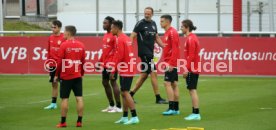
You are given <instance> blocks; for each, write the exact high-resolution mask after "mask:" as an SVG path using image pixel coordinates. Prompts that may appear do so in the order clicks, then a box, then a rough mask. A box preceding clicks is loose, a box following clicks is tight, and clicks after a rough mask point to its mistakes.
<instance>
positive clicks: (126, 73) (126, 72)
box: [111, 20, 139, 125]
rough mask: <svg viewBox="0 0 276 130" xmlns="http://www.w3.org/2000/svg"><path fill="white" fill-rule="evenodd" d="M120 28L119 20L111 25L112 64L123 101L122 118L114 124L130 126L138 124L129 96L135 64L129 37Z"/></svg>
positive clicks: (112, 75) (112, 77)
mask: <svg viewBox="0 0 276 130" xmlns="http://www.w3.org/2000/svg"><path fill="white" fill-rule="evenodd" d="M122 28H123V23H122V21H120V20H116V21H114V22H113V24H112V25H111V32H112V34H113V35H116V36H117V39H116V52H115V55H114V57H113V62H114V65H115V68H116V70H118V72H119V75H120V86H121V95H122V99H123V117H121V118H120V120H118V121H116V122H115V123H117V124H125V125H130V124H137V123H139V119H138V117H137V113H136V109H135V104H134V101H133V99H132V97H131V95H130V94H129V90H130V88H131V84H132V80H133V76H134V74H135V72H134V70H133V68H134V64H135V63H133V62H134V61H133V60H134V52H133V48H132V42H131V40H130V39H129V37H128V36H127V35H125V34H124V33H123V32H122ZM123 64H124V65H123ZM113 68H114V67H113ZM111 72H112V74H111V79H114V71H111ZM128 110H130V112H131V116H132V118H130V120H128Z"/></svg>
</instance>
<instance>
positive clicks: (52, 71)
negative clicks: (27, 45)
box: [49, 67, 56, 83]
mask: <svg viewBox="0 0 276 130" xmlns="http://www.w3.org/2000/svg"><path fill="white" fill-rule="evenodd" d="M49 71H50V72H49V76H50V79H49V82H51V83H52V82H54V78H55V75H56V67H51V68H50V69H49Z"/></svg>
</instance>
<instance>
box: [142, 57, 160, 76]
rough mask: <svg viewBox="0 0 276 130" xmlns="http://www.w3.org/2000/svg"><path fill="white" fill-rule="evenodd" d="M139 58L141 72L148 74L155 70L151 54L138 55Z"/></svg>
mask: <svg viewBox="0 0 276 130" xmlns="http://www.w3.org/2000/svg"><path fill="white" fill-rule="evenodd" d="M140 59H141V73H147V74H150V73H151V72H153V71H156V66H155V64H154V62H153V56H140Z"/></svg>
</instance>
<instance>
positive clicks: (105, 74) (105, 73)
mask: <svg viewBox="0 0 276 130" xmlns="http://www.w3.org/2000/svg"><path fill="white" fill-rule="evenodd" d="M114 78H115V80H117V78H118V73H117V72H116V73H115V74H114ZM102 79H103V80H109V79H110V72H108V71H107V69H106V68H104V69H103V71H102Z"/></svg>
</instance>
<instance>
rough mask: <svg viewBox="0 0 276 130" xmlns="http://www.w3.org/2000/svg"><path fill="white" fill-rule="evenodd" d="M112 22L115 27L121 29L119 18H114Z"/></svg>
mask: <svg viewBox="0 0 276 130" xmlns="http://www.w3.org/2000/svg"><path fill="white" fill-rule="evenodd" d="M112 24H113V25H114V26H116V27H118V28H119V29H120V30H122V29H123V22H122V21H121V20H114V21H113V22H112Z"/></svg>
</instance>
